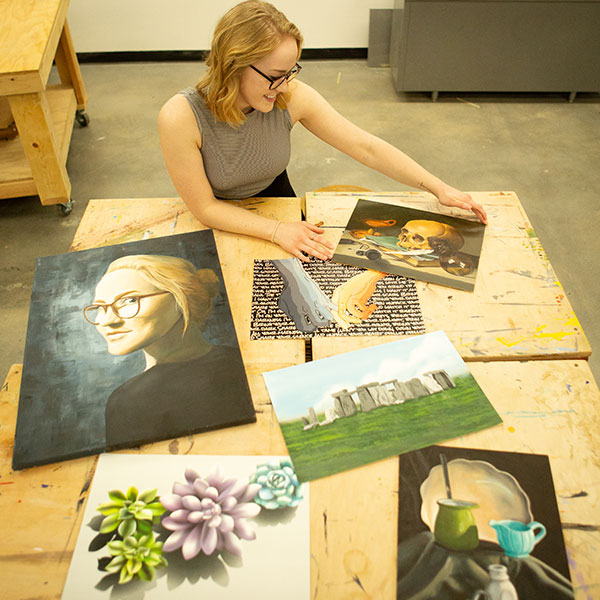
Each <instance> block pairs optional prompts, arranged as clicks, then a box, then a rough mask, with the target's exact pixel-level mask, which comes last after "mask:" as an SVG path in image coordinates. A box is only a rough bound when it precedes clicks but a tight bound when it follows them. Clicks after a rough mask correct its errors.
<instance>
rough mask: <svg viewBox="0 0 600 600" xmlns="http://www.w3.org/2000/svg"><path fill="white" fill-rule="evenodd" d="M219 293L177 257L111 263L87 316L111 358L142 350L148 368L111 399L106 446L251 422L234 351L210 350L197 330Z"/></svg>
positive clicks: (208, 275) (210, 278) (207, 277)
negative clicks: (103, 340) (104, 342)
mask: <svg viewBox="0 0 600 600" xmlns="http://www.w3.org/2000/svg"><path fill="white" fill-rule="evenodd" d="M218 291H219V286H218V280H217V276H216V275H215V273H214V272H213V271H212V270H210V269H201V270H199V271H197V270H196V268H195V267H194V265H192V264H191V263H190V262H188V261H187V260H184V259H182V258H178V257H173V256H158V255H137V256H124V257H121V258H118V259H117V260H115V261H113V262H112V263H111V264H110V266H109V267H108V269H107V271H106V273H105V274H104V275H103V277H102V279H100V281H99V282H98V285H97V286H96V293H95V298H94V301H93V303H92V304H90V305H89V306H87V307H86V308H85V309H84V316H85V318H86V319H87V320H88V321H89V322H90V323H91V324H93V325H95V326H96V329H97V331H98V333H100V335H101V336H102V337H103V338H104V339H105V340H106V344H107V349H108V352H109V353H110V354H113V355H116V356H122V355H125V354H130V353H131V352H135V351H136V350H142V351H143V353H144V357H145V359H146V369H145V370H144V372H143V373H141V374H139V375H137V376H135V377H133V378H132V379H129V380H128V381H126V382H125V383H123V384H122V385H120V386H119V387H118V388H117V389H116V390H114V392H113V393H112V394H111V395H110V398H109V399H108V404H107V406H106V443H107V446H109V447H113V448H114V447H121V446H126V445H132V444H138V443H143V442H149V441H153V440H157V439H164V438H169V437H177V436H180V435H183V434H186V433H190V432H192V431H198V430H200V429H212V428H215V427H224V426H227V425H232V424H238V423H248V422H250V421H253V420H254V410H253V407H252V402H251V400H250V394H249V391H248V386H247V382H246V378H245V374H244V365H243V363H242V360H241V356H240V353H239V350H238V349H237V348H230V347H225V346H213V345H212V344H210V342H208V340H206V338H205V337H204V335H203V333H202V332H203V330H204V326H205V323H206V320H207V318H208V316H209V315H210V313H211V311H212V304H213V300H214V298H215V297H216V295H217V293H218ZM236 374H237V376H235V375H236Z"/></svg>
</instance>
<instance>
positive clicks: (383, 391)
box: [302, 369, 456, 431]
mask: <svg viewBox="0 0 600 600" xmlns="http://www.w3.org/2000/svg"><path fill="white" fill-rule="evenodd" d="M454 387H456V385H455V383H454V382H453V381H452V378H451V377H450V375H448V373H446V371H444V370H443V369H440V370H438V371H429V372H428V373H423V374H422V375H421V376H419V377H413V378H412V379H409V380H408V381H398V380H397V379H390V380H389V381H384V382H383V383H378V382H373V383H367V384H363V385H359V386H357V388H356V389H355V390H353V391H348V390H347V389H343V390H340V391H339V392H335V393H333V394H331V396H332V398H333V408H327V409H326V410H325V419H324V420H323V421H319V418H318V416H317V413H316V412H315V409H314V408H313V407H310V408H309V409H308V418H306V417H305V418H303V419H302V422H303V423H304V427H303V429H304V431H310V430H311V429H314V428H315V427H319V426H323V425H330V424H331V423H333V422H334V421H335V420H336V419H340V418H343V417H352V416H354V415H355V414H356V413H358V412H370V411H372V410H375V409H376V408H379V407H381V406H391V405H392V404H404V402H408V401H409V400H416V399H418V398H423V397H424V396H431V395H432V394H436V393H437V392H441V391H443V390H449V389H452V388H454Z"/></svg>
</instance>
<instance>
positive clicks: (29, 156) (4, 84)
mask: <svg viewBox="0 0 600 600" xmlns="http://www.w3.org/2000/svg"><path fill="white" fill-rule="evenodd" d="M68 5H69V2H68V0H35V1H34V0H27V1H23V0H0V14H1V17H0V19H1V21H2V27H0V49H1V52H0V117H2V118H3V119H4V121H7V122H5V123H0V129H7V128H10V126H11V123H12V120H14V124H15V126H16V129H17V131H18V135H17V136H16V137H13V138H12V139H4V140H0V198H15V197H19V196H30V195H38V196H39V197H40V201H41V203H42V204H43V205H49V204H56V205H58V208H59V210H60V211H61V212H62V213H63V214H69V213H70V212H71V209H72V201H71V182H70V181H69V176H68V174H67V170H66V167H65V164H66V160H67V153H68V150H69V143H70V141H71V132H72V129H73V123H74V120H77V122H78V123H79V124H80V125H82V126H86V125H87V124H88V122H89V118H88V116H87V114H86V112H85V107H86V102H87V98H86V94H85V88H84V85H83V81H82V79H81V72H80V70H79V64H78V62H77V57H76V55H75V50H74V48H73V43H72V40H71V35H70V33H69V27H68V25H67V21H66V15H67V8H68ZM53 63H55V64H56V67H57V69H58V73H59V76H60V80H61V84H60V85H53V86H48V85H47V81H48V76H49V74H50V69H51V68H52V64H53ZM11 117H12V119H11Z"/></svg>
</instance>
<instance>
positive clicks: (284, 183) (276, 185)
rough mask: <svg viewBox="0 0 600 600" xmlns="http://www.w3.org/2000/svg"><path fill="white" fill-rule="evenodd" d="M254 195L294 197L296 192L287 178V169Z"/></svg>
mask: <svg viewBox="0 0 600 600" xmlns="http://www.w3.org/2000/svg"><path fill="white" fill-rule="evenodd" d="M254 195H255V196H257V197H258V198H295V197H296V192H294V188H292V184H291V183H290V180H289V179H288V174H287V171H284V172H283V173H280V174H279V175H277V177H275V179H274V180H273V183H271V185H269V186H268V187H266V188H265V189H264V190H263V191H262V192H258V194H254Z"/></svg>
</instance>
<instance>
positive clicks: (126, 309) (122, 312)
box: [83, 291, 170, 325]
mask: <svg viewBox="0 0 600 600" xmlns="http://www.w3.org/2000/svg"><path fill="white" fill-rule="evenodd" d="M169 293H170V292H167V291H162V292H154V293H153V294H141V295H135V296H133V295H124V296H121V297H120V298H117V299H116V300H115V301H114V302H113V303H112V304H104V303H99V302H98V303H96V304H90V305H89V306H86V307H85V308H84V309H83V316H84V317H85V320H86V321H87V322H88V323H91V324H92V325H100V321H101V319H102V317H103V316H104V315H106V313H107V312H108V310H109V309H110V310H112V311H113V313H115V315H116V316H117V317H119V318H120V319H131V318H133V317H135V316H136V315H137V314H138V313H139V312H140V300H141V299H142V298H150V297H151V296H158V295H160V294H169ZM102 311H104V312H102Z"/></svg>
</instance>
